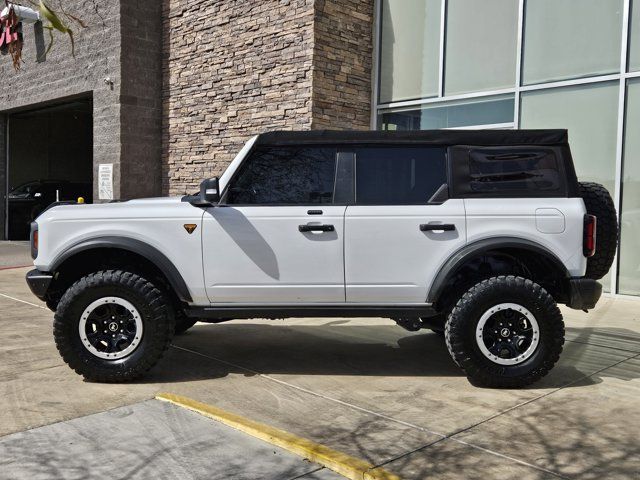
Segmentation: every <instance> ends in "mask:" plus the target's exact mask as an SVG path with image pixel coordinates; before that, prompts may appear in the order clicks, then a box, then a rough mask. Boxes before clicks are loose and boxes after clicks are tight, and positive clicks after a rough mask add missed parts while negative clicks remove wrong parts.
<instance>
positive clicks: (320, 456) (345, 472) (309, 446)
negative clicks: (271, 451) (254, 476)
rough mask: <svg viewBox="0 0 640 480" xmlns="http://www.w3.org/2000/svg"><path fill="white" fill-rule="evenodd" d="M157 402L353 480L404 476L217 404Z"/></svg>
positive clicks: (175, 399)
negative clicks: (227, 427) (224, 426)
mask: <svg viewBox="0 0 640 480" xmlns="http://www.w3.org/2000/svg"><path fill="white" fill-rule="evenodd" d="M156 399H157V400H161V401H163V402H169V403H172V404H174V405H177V406H179V407H183V408H186V409H188V410H191V411H193V412H196V413H199V414H200V415H204V416H205V417H208V418H211V419H213V420H216V421H218V422H220V423H223V424H225V425H227V426H229V427H232V428H235V429H236V430H240V431H241V432H244V433H246V434H248V435H251V436H253V437H256V438H259V439H260V440H263V441H265V442H268V443H270V444H272V445H276V446H278V447H280V448H283V449H284V450H287V451H288V452H291V453H294V454H296V455H299V456H301V457H303V458H306V459H307V460H309V461H311V462H314V463H317V464H319V465H322V466H323V467H326V468H328V469H329V470H332V471H334V472H336V473H339V474H340V475H342V476H344V477H347V478H349V479H351V480H400V477H398V476H397V475H394V474H392V473H390V472H388V471H386V470H384V469H383V468H376V467H375V466H374V465H372V464H370V463H369V462H366V461H364V460H360V459H357V458H354V457H351V456H349V455H347V454H345V453H342V452H338V451H337V450H333V449H331V448H329V447H326V446H324V445H321V444H319V443H315V442H313V441H311V440H307V439H306V438H301V437H298V436H296V435H294V434H292V433H289V432H285V431H284V430H280V429H278V428H274V427H270V426H269V425H265V424H263V423H259V422H255V421H253V420H250V419H248V418H245V417H242V416H240V415H236V414H235V413H231V412H227V411H225V410H222V409H220V408H218V407H214V406H213V405H208V404H206V403H202V402H198V401H197V400H192V399H190V398H187V397H183V396H180V395H173V394H170V393H161V394H159V395H157V396H156Z"/></svg>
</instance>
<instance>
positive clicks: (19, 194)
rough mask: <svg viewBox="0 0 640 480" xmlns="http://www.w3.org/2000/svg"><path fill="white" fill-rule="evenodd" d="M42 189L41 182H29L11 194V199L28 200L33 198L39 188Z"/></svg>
mask: <svg viewBox="0 0 640 480" xmlns="http://www.w3.org/2000/svg"><path fill="white" fill-rule="evenodd" d="M39 187H40V182H29V183H25V184H23V185H20V186H18V187H16V188H14V189H13V190H11V192H10V193H9V197H13V198H27V197H30V196H32V195H33V194H34V193H36V191H37V190H38V188H39Z"/></svg>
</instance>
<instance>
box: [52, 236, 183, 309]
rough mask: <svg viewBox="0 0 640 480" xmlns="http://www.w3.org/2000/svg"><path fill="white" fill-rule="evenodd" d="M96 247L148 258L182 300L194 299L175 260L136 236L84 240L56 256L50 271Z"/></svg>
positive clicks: (54, 270)
mask: <svg viewBox="0 0 640 480" xmlns="http://www.w3.org/2000/svg"><path fill="white" fill-rule="evenodd" d="M96 248H118V249H121V250H128V251H130V252H133V253H136V254H138V255H140V256H142V257H144V258H146V259H147V260H149V261H150V262H151V263H153V264H154V265H155V266H156V267H158V268H159V269H160V271H162V272H163V273H164V274H165V276H166V277H167V280H168V281H169V284H170V285H171V287H172V288H173V290H174V291H175V293H176V295H177V296H178V298H179V299H180V300H181V301H183V302H187V303H191V302H192V301H193V300H192V298H191V293H190V292H189V288H188V287H187V284H186V282H185V281H184V278H182V275H181V274H180V272H179V271H178V269H177V268H176V266H175V265H174V264H173V262H171V260H169V259H168V258H167V256H166V255H165V254H163V253H162V252H161V251H160V250H158V249H157V248H155V247H153V246H151V245H149V244H148V243H145V242H143V241H140V240H136V239H134V238H128V237H116V236H106V237H99V238H94V239H86V240H82V241H81V242H78V243H76V244H75V245H73V246H71V247H70V248H68V249H66V250H65V251H64V252H62V253H61V254H59V255H58V256H57V257H55V258H54V259H53V261H52V262H51V265H50V266H49V271H50V272H56V270H57V269H58V268H59V267H60V265H62V264H63V263H64V262H65V261H66V260H68V259H69V258H71V257H73V256H74V255H76V254H78V253H80V252H84V251H86V250H93V249H96Z"/></svg>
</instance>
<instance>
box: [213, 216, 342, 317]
mask: <svg viewBox="0 0 640 480" xmlns="http://www.w3.org/2000/svg"><path fill="white" fill-rule="evenodd" d="M308 210H322V212H323V214H322V215H309V214H308V213H307V211H308ZM344 211H345V207H343V206H342V207H340V206H326V205H310V206H228V207H215V208H209V209H207V211H206V213H205V216H204V219H203V228H202V232H203V233H202V235H203V237H202V245H203V259H204V277H205V283H206V288H207V293H208V294H209V299H210V301H211V302H212V303H213V304H216V305H219V304H225V303H242V304H294V303H340V302H344V266H343V245H344V225H343V222H344ZM305 224H329V225H333V226H334V228H335V231H333V232H309V233H301V232H299V231H298V226H299V225H305Z"/></svg>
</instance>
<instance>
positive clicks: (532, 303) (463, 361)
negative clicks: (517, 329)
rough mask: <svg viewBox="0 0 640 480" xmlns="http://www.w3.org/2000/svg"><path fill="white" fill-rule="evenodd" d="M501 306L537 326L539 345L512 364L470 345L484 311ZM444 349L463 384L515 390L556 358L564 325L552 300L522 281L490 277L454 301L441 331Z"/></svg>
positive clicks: (544, 371)
mask: <svg viewBox="0 0 640 480" xmlns="http://www.w3.org/2000/svg"><path fill="white" fill-rule="evenodd" d="M501 303H516V304H519V305H522V306H523V307H525V308H526V309H528V310H529V311H530V312H531V313H532V314H533V316H534V317H535V319H536V322H537V323H538V326H539V329H540V333H539V343H538V346H537V347H536V349H535V351H534V352H533V353H532V355H531V356H530V357H529V358H527V359H526V360H524V361H522V362H521V363H517V364H515V365H500V364H498V363H495V362H493V361H491V360H490V359H489V358H487V357H486V356H485V355H484V354H483V353H482V352H481V350H480V347H479V346H478V343H477V342H476V338H475V337H476V327H477V326H478V322H479V320H480V318H481V316H482V315H483V313H484V312H486V311H488V310H489V309H490V308H491V307H493V306H495V305H498V304H501ZM445 339H446V343H447V348H448V350H449V353H450V354H451V356H452V358H453V360H454V362H455V363H456V364H457V365H458V366H459V367H460V368H462V370H463V371H464V372H465V374H466V375H467V377H468V378H469V381H470V382H471V383H472V384H474V385H477V386H483V387H493V388H518V387H524V386H526V385H529V384H531V383H533V382H535V381H537V380H539V379H540V378H542V377H544V376H545V375H546V374H547V373H548V372H549V370H551V368H552V367H553V366H554V365H555V363H556V362H557V361H558V359H559V358H560V353H561V352H562V346H563V344H564V322H563V321H562V314H561V313H560V310H559V309H558V306H557V305H556V302H555V301H554V299H553V297H551V295H549V293H547V291H546V290H545V289H544V288H542V287H541V286H540V285H538V284H537V283H534V282H532V281H531V280H527V279H525V278H522V277H515V276H499V277H492V278H489V279H487V280H483V281H482V282H480V283H478V284H476V285H474V286H473V287H471V288H470V289H469V290H468V291H467V292H466V293H465V294H464V295H463V296H462V297H461V298H460V300H459V301H458V303H457V304H456V306H455V307H454V309H453V311H452V312H451V314H450V315H449V318H448V320H447V323H446V327H445Z"/></svg>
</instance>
